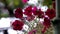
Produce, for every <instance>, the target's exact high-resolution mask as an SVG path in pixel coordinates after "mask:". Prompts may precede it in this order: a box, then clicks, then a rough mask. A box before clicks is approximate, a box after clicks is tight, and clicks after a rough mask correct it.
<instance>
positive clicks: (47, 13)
mask: <svg viewBox="0 0 60 34" xmlns="http://www.w3.org/2000/svg"><path fill="white" fill-rule="evenodd" d="M46 15H48V17H49V18H50V19H53V18H54V17H55V16H56V12H55V10H53V9H48V10H47V12H46Z"/></svg>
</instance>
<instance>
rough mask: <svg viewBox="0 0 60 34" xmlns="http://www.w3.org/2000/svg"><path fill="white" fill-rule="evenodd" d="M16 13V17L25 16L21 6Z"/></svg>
mask: <svg viewBox="0 0 60 34" xmlns="http://www.w3.org/2000/svg"><path fill="white" fill-rule="evenodd" d="M14 15H15V17H16V18H20V19H21V18H23V11H22V9H21V8H17V9H16V11H15V14H14Z"/></svg>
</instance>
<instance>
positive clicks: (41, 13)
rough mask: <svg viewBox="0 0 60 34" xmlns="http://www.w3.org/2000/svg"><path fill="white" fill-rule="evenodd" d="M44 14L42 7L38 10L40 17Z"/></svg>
mask: <svg viewBox="0 0 60 34" xmlns="http://www.w3.org/2000/svg"><path fill="white" fill-rule="evenodd" d="M43 16H44V12H42V11H41V9H39V10H38V17H39V18H41V17H43Z"/></svg>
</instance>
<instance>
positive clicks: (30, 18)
mask: <svg viewBox="0 0 60 34" xmlns="http://www.w3.org/2000/svg"><path fill="white" fill-rule="evenodd" d="M34 18H35V17H34V16H27V18H26V20H28V21H32V20H34Z"/></svg>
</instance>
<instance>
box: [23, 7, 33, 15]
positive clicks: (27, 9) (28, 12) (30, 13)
mask: <svg viewBox="0 0 60 34" xmlns="http://www.w3.org/2000/svg"><path fill="white" fill-rule="evenodd" d="M24 14H25V15H27V16H31V15H32V6H28V7H27V8H26V9H25V12H24Z"/></svg>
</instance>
